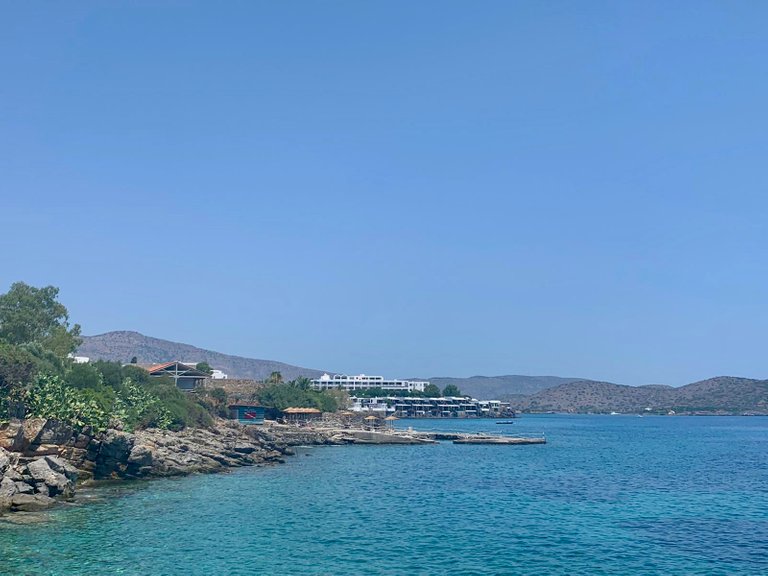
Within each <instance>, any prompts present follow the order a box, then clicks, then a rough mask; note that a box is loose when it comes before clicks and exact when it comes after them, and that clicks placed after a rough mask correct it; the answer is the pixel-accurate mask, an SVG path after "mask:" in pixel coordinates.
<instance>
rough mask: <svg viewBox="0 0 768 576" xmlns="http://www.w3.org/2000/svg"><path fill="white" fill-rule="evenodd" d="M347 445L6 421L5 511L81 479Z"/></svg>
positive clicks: (221, 428)
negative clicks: (299, 448) (315, 446)
mask: <svg viewBox="0 0 768 576" xmlns="http://www.w3.org/2000/svg"><path fill="white" fill-rule="evenodd" d="M334 443H346V442H344V441H343V440H341V439H339V438H334V437H332V436H331V435H329V434H326V433H322V432H318V431H308V430H284V431H282V432H280V431H278V432H275V431H270V430H268V429H266V428H262V427H248V426H240V425H238V424H236V423H232V422H228V421H219V422H218V423H217V425H216V427H214V428H212V429H200V428H194V429H192V428H191V429H185V430H181V431H178V432H170V431H163V430H140V431H137V432H135V433H128V432H124V431H121V430H113V429H110V430H107V431H106V432H101V433H95V432H93V431H92V430H90V429H88V428H85V429H83V430H80V431H76V430H73V429H72V428H71V427H69V426H67V425H65V424H62V423H60V422H57V421H54V420H44V419H30V420H24V421H11V422H9V423H4V424H0V513H2V512H3V511H8V510H10V511H17V510H20V511H31V510H39V509H43V508H47V507H48V506H51V505H52V504H53V503H54V502H55V501H56V500H55V499H71V498H72V497H73V496H74V494H75V488H76V485H77V483H78V482H80V483H82V482H90V481H93V480H105V479H132V478H155V477H167V476H182V475H186V474H193V473H209V472H219V471H222V470H226V469H229V468H236V467H240V466H254V465H261V464H269V463H276V462H282V461H283V457H284V456H285V455H289V454H292V453H293V452H292V451H291V448H290V447H291V446H296V445H310V444H334Z"/></svg>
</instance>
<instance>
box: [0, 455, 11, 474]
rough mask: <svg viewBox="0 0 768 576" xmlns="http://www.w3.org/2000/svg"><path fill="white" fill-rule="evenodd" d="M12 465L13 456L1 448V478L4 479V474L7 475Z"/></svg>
mask: <svg viewBox="0 0 768 576" xmlns="http://www.w3.org/2000/svg"><path fill="white" fill-rule="evenodd" d="M10 465H11V455H10V454H8V452H7V451H6V450H5V448H2V447H0V478H2V477H3V474H5V471H6V470H8V468H9V467H10Z"/></svg>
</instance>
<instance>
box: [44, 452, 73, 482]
mask: <svg viewBox="0 0 768 576" xmlns="http://www.w3.org/2000/svg"><path fill="white" fill-rule="evenodd" d="M45 461H46V462H47V463H48V467H49V468H50V469H51V470H53V471H54V472H57V473H59V474H64V476H66V477H67V480H70V481H72V482H77V468H75V467H74V466H72V464H70V463H69V462H67V461H66V460H64V459H62V458H59V457H58V456H46V457H45Z"/></svg>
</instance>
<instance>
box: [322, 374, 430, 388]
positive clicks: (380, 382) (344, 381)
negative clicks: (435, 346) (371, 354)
mask: <svg viewBox="0 0 768 576" xmlns="http://www.w3.org/2000/svg"><path fill="white" fill-rule="evenodd" d="M427 384H429V382H426V381H423V380H397V379H394V380H389V379H385V378H384V376H366V375H365V374H358V375H357V376H347V375H346V374H335V375H333V376H331V375H330V374H323V375H322V376H320V378H315V379H314V380H312V387H313V388H314V389H315V390H334V389H337V388H341V389H342V390H361V389H364V388H381V389H382V390H402V391H405V392H424V388H425V387H426V385H427Z"/></svg>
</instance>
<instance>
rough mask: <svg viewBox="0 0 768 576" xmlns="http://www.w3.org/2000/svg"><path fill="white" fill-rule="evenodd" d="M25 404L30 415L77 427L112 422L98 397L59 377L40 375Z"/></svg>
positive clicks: (25, 396)
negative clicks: (69, 384) (74, 386)
mask: <svg viewBox="0 0 768 576" xmlns="http://www.w3.org/2000/svg"><path fill="white" fill-rule="evenodd" d="M24 404H25V405H26V409H27V415H28V416H33V417H38V418H50V419H53V420H60V421H62V422H65V423H67V424H69V425H70V426H73V427H74V428H83V427H85V426H92V427H93V428H94V429H96V430H102V429H104V428H106V427H107V424H108V423H109V417H110V415H109V413H108V412H106V411H105V410H104V409H103V408H102V407H101V406H100V405H99V403H98V402H97V401H96V400H95V399H93V398H92V397H89V394H86V393H83V392H82V391H80V390H78V389H77V388H72V387H70V386H67V385H66V384H65V383H64V382H63V381H62V380H61V378H59V377H58V376H51V375H47V374H43V375H40V376H38V377H37V378H36V379H35V381H34V383H33V384H32V386H31V387H30V388H29V389H28V390H26V391H25V393H24Z"/></svg>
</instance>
